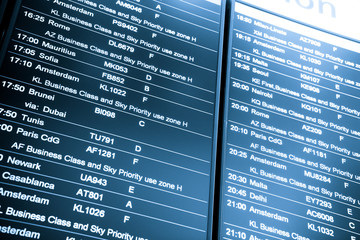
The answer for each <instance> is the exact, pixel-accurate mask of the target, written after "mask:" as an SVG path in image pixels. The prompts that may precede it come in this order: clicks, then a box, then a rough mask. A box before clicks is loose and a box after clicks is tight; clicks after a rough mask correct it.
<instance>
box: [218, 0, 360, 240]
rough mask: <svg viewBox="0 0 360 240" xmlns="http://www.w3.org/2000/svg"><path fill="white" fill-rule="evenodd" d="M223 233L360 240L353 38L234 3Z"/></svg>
mask: <svg viewBox="0 0 360 240" xmlns="http://www.w3.org/2000/svg"><path fill="white" fill-rule="evenodd" d="M230 31H231V34H232V40H231V44H230V47H229V49H230V53H229V63H228V64H229V65H230V66H229V73H228V78H227V81H228V82H227V85H228V86H227V96H226V99H227V101H228V103H227V106H226V110H227V112H226V114H225V117H226V122H225V124H226V127H225V129H226V130H225V131H226V134H225V142H224V154H223V164H222V167H223V169H222V195H221V197H222V201H221V210H220V216H221V218H220V224H221V233H220V234H221V235H220V236H221V239H251V240H255V239H296V240H310V239H311V240H321V239H326V240H329V239H342V240H356V239H360V234H359V229H360V219H359V216H360V194H359V193H360V172H359V169H360V162H359V161H360V153H359V146H360V144H359V139H360V138H359V137H360V131H359V130H360V129H359V123H360V122H359V119H360V118H359V117H360V109H359V103H360V101H359V93H360V91H359V90H360V81H359V76H360V62H359V54H360V44H358V43H355V42H351V41H348V40H344V39H341V38H340V37H336V36H334V35H330V34H327V33H323V32H321V31H318V30H314V29H311V28H309V27H305V26H302V25H300V24H297V23H294V22H291V21H289V20H286V19H282V18H279V17H276V16H273V15H271V14H269V13H266V12H262V11H259V10H256V9H254V8H251V7H248V6H246V5H243V4H239V3H236V5H235V12H234V15H233V27H232V28H231V30H230Z"/></svg>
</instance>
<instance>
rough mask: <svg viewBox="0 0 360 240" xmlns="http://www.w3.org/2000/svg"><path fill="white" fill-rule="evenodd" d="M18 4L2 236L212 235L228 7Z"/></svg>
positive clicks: (5, 120) (3, 151) (5, 130)
mask: <svg viewBox="0 0 360 240" xmlns="http://www.w3.org/2000/svg"><path fill="white" fill-rule="evenodd" d="M17 4H18V5H17V11H16V14H14V15H15V16H14V20H15V18H16V21H14V24H13V27H12V33H11V35H9V38H8V39H7V41H6V42H5V44H4V46H6V49H3V58H2V62H1V66H0V68H1V69H0V77H1V85H0V91H1V94H0V139H1V145H0V174H1V177H0V203H1V208H0V211H1V213H0V223H1V224H0V236H1V239H20V238H21V239H22V238H30V239H64V240H65V239H66V240H79V239H127V240H145V239H147V240H150V239H154V240H155V239H182V240H183V239H196V240H198V239H208V238H211V231H209V230H208V228H211V222H212V221H211V220H212V208H213V205H212V204H213V190H212V189H213V184H214V174H213V172H214V165H215V157H214V156H215V148H214V146H216V132H217V118H218V117H217V116H218V115H217V114H218V113H217V112H218V109H217V108H218V92H219V86H220V81H219V78H218V76H219V67H220V64H219V61H218V59H221V53H220V51H219V49H220V46H221V44H222V40H221V33H222V20H221V18H222V17H223V14H222V12H223V11H224V9H225V8H224V4H220V3H217V2H216V1H205V0H197V1H190V0H175V1H173V0H172V1H157V0H153V1H149V0H111V1H100V0H61V1H60V0H54V1H49V0H36V1H34V0H23V1H18V2H17Z"/></svg>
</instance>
